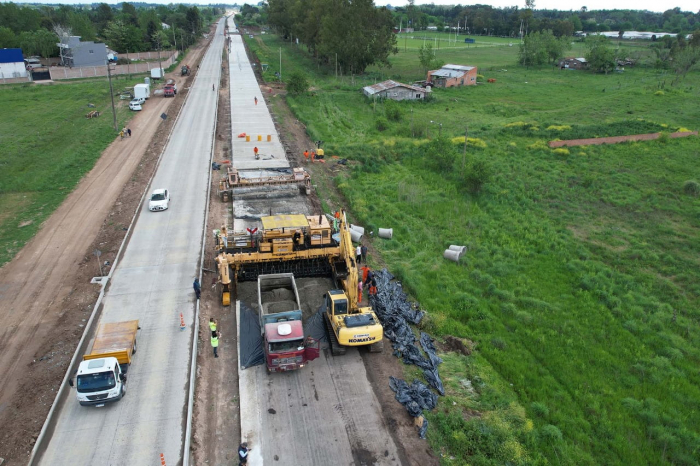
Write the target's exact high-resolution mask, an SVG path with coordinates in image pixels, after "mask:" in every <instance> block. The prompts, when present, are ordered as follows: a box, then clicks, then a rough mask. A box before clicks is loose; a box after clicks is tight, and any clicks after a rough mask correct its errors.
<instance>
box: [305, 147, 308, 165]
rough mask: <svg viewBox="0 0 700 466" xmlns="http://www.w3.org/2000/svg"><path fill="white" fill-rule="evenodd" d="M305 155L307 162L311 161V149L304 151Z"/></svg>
mask: <svg viewBox="0 0 700 466" xmlns="http://www.w3.org/2000/svg"><path fill="white" fill-rule="evenodd" d="M304 157H305V158H306V163H309V149H306V150H305V151H304Z"/></svg>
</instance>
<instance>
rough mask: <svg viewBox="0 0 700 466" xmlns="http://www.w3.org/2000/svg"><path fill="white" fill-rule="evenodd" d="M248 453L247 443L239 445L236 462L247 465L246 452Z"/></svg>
mask: <svg viewBox="0 0 700 466" xmlns="http://www.w3.org/2000/svg"><path fill="white" fill-rule="evenodd" d="M249 451H250V448H248V443H247V442H243V443H241V446H240V447H238V461H239V463H240V464H247V463H248V452H249Z"/></svg>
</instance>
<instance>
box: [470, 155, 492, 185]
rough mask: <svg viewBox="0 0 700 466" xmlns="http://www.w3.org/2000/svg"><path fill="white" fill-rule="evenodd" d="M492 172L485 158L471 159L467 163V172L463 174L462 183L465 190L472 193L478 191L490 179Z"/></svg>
mask: <svg viewBox="0 0 700 466" xmlns="http://www.w3.org/2000/svg"><path fill="white" fill-rule="evenodd" d="M492 173H493V170H492V169H491V166H490V165H489V164H488V163H487V162H486V161H485V160H481V159H476V160H473V161H472V162H471V164H469V169H468V170H467V173H466V174H465V175H464V183H465V186H466V188H467V190H468V191H469V192H470V193H472V194H477V193H479V192H480V191H481V188H483V187H484V185H485V184H486V183H488V182H489V181H491V176H492Z"/></svg>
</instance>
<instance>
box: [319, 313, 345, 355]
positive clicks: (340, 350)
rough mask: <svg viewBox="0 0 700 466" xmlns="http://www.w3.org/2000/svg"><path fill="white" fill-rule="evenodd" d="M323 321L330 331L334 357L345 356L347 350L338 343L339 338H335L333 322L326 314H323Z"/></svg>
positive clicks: (329, 337)
mask: <svg viewBox="0 0 700 466" xmlns="http://www.w3.org/2000/svg"><path fill="white" fill-rule="evenodd" d="M323 320H324V321H325V322H326V330H328V342H329V343H330V345H331V354H332V355H333V356H342V355H344V354H345V351H346V348H345V347H344V346H343V345H341V344H340V343H338V337H336V336H335V332H334V331H333V326H332V325H331V320H330V319H329V318H328V314H326V313H325V312H324V313H323Z"/></svg>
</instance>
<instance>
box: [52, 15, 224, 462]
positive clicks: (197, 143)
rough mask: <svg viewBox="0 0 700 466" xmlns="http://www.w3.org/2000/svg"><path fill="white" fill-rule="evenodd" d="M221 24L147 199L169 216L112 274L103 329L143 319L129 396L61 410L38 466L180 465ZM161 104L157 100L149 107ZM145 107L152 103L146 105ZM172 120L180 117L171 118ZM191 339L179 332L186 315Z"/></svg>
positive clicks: (154, 219)
mask: <svg viewBox="0 0 700 466" xmlns="http://www.w3.org/2000/svg"><path fill="white" fill-rule="evenodd" d="M223 26H224V22H223V20H222V21H220V23H219V25H218V28H217V32H216V37H214V38H213V39H212V42H211V45H210V47H209V50H208V51H207V53H206V55H205V57H204V58H203V60H202V62H201V65H200V69H199V71H198V73H197V77H196V79H195V81H194V84H193V86H192V87H191V88H190V89H189V91H188V92H189V96H188V97H187V102H186V103H185V105H184V106H183V108H182V112H181V114H180V115H179V118H178V121H177V123H176V125H175V127H174V130H173V133H172V136H171V139H170V141H169V142H168V144H167V147H166V149H165V151H164V153H163V156H162V160H161V162H160V166H159V168H158V170H157V173H156V175H155V177H154V179H153V183H152V185H151V186H150V188H149V191H150V190H152V189H155V188H167V189H168V190H170V191H171V193H172V199H171V202H170V208H169V209H168V210H166V211H164V212H149V211H148V207H147V202H146V203H145V204H144V206H143V207H142V211H141V213H140V215H139V218H138V219H137V221H136V223H135V225H134V227H133V233H132V236H131V239H130V240H129V244H128V247H127V248H126V250H125V253H124V255H123V258H122V259H121V261H120V262H119V263H118V265H117V268H116V270H115V271H114V272H113V276H112V279H111V280H110V283H109V285H108V290H107V293H106V295H105V298H104V300H103V305H104V308H103V310H102V316H101V322H116V321H123V320H131V319H138V320H139V322H140V326H141V330H140V331H139V335H138V337H137V342H138V353H137V354H136V355H135V357H134V359H133V363H132V365H131V368H130V369H129V372H128V377H129V381H128V384H127V387H128V389H127V394H126V395H125V397H124V398H123V399H122V400H121V401H119V402H117V403H112V404H108V405H106V406H104V407H102V408H93V407H81V406H80V405H79V404H78V402H77V401H76V400H75V391H74V390H69V391H67V395H66V396H64V397H63V399H61V400H60V401H59V403H60V404H59V409H58V411H57V413H56V416H57V419H56V424H55V428H54V430H53V433H52V436H51V438H50V441H49V442H48V445H47V448H46V451H45V452H44V454H43V456H42V457H41V464H44V465H50V466H62V465H66V466H69V465H70V466H74V465H89V464H91V465H129V466H135V465H144V466H145V465H149V466H150V465H154V464H161V463H160V460H161V456H160V455H161V454H163V455H164V459H165V461H166V464H172V465H175V464H182V461H183V458H182V454H183V440H184V436H185V417H186V407H187V396H188V377H189V369H190V352H191V345H192V340H193V316H194V310H195V307H194V305H195V301H194V295H193V291H192V281H193V279H194V277H196V276H198V274H199V266H200V252H201V244H202V235H203V234H204V219H205V211H206V200H207V196H208V188H209V185H208V177H209V171H210V157H211V150H212V141H213V138H214V129H215V120H216V105H217V98H218V95H219V93H218V92H216V91H212V86H214V87H215V88H216V89H217V90H218V85H219V82H220V73H221V54H222V49H223V45H224V36H223ZM153 98H156V97H152V99H153ZM146 105H148V103H146ZM169 117H170V118H174V117H175V115H169ZM181 312H183V313H184V319H185V323H186V326H187V327H186V329H185V330H181V329H180V313H181Z"/></svg>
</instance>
